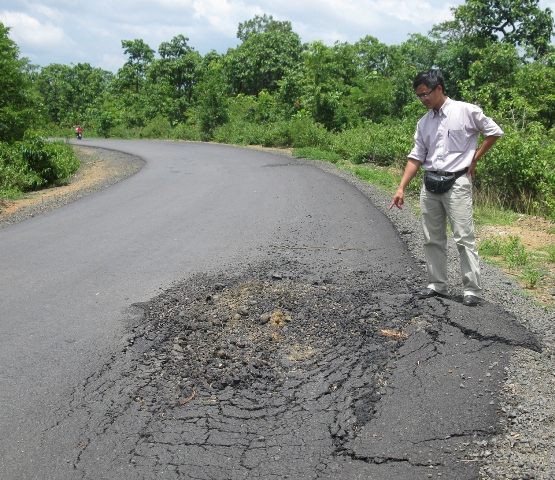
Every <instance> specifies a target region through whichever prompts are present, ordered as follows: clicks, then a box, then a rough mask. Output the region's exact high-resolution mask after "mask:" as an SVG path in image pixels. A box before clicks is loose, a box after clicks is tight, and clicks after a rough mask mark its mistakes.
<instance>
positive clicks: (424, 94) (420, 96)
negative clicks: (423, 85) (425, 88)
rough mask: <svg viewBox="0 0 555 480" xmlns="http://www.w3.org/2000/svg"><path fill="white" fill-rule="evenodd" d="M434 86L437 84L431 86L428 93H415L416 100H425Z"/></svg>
mask: <svg viewBox="0 0 555 480" xmlns="http://www.w3.org/2000/svg"><path fill="white" fill-rule="evenodd" d="M436 88H437V85H436V86H435V87H434V88H432V89H431V90H430V91H429V92H428V93H421V94H420V95H418V94H417V95H416V98H418V100H426V99H427V98H428V97H429V96H430V95H431V94H432V92H433V91H434V90H435V89H436Z"/></svg>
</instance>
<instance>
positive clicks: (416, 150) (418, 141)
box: [407, 122, 428, 163]
mask: <svg viewBox="0 0 555 480" xmlns="http://www.w3.org/2000/svg"><path fill="white" fill-rule="evenodd" d="M427 155H428V149H427V148H426V145H425V144H424V140H423V139H422V131H421V122H418V125H417V126H416V133H415V134H414V147H412V150H411V151H410V153H409V154H408V157H407V158H413V159H414V160H418V161H419V162H420V163H424V162H425V161H426V157H427Z"/></svg>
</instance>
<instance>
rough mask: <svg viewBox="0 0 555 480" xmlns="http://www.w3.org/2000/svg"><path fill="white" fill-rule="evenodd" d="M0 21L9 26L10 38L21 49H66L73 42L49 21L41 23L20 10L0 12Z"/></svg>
mask: <svg viewBox="0 0 555 480" xmlns="http://www.w3.org/2000/svg"><path fill="white" fill-rule="evenodd" d="M0 21H2V23H3V24H4V25H5V26H7V27H11V30H10V38H11V39H12V40H13V41H14V42H15V43H17V44H18V46H19V47H20V49H21V50H26V49H32V50H39V51H48V50H52V49H56V48H59V49H63V50H66V49H67V48H68V46H70V45H73V44H74V43H75V42H73V40H71V39H70V38H69V37H68V36H67V35H66V34H65V33H64V31H63V30H62V29H61V28H59V27H56V26H54V25H52V24H50V23H41V22H40V21H39V20H37V19H36V18H34V17H31V16H30V15H27V14H25V13H21V12H6V11H4V12H0Z"/></svg>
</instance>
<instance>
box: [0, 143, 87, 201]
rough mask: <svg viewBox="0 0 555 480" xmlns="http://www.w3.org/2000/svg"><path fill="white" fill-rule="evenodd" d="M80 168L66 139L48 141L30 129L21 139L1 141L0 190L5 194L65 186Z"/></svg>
mask: <svg viewBox="0 0 555 480" xmlns="http://www.w3.org/2000/svg"><path fill="white" fill-rule="evenodd" d="M78 168H79V159H78V158H77V156H76V155H75V152H74V151H73V149H72V147H71V146H70V145H69V144H67V143H66V142H63V141H55V142H47V141H46V140H45V139H44V138H43V137H41V136H39V135H37V134H35V133H29V132H28V133H26V134H25V136H24V139H23V141H21V142H15V143H14V144H12V145H8V144H6V143H0V192H1V194H2V195H3V196H7V195H14V194H17V193H18V192H19V193H21V192H25V191H30V190H34V189H37V188H43V187H46V186H55V185H62V184H64V183H66V182H67V181H68V180H69V178H70V177H71V176H72V175H73V174H74V173H75V172H76V171H77V169H78Z"/></svg>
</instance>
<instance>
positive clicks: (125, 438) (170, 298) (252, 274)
mask: <svg viewBox="0 0 555 480" xmlns="http://www.w3.org/2000/svg"><path fill="white" fill-rule="evenodd" d="M296 268H297V267H292V266H291V264H289V265H288V271H294V272H296V273H294V274H288V273H283V274H280V273H276V272H279V271H280V270H279V268H276V266H275V265H265V266H262V267H256V268H254V267H253V268H249V269H248V271H246V272H244V273H243V274H241V275H237V276H231V275H229V276H226V275H216V276H212V277H211V276H207V275H198V276H196V277H194V278H191V279H189V280H188V281H187V282H185V283H182V284H177V285H174V286H173V287H172V288H170V289H168V290H167V291H165V292H164V293H162V294H161V295H159V296H158V297H156V298H155V299H153V300H152V301H150V302H148V303H144V304H140V305H137V306H135V307H136V309H137V308H138V309H139V310H140V311H141V314H140V315H138V317H136V318H135V320H134V325H135V326H134V327H133V328H132V333H131V335H130V336H129V337H128V345H127V346H126V347H125V351H124V355H123V356H122V358H121V359H116V360H115V362H114V363H113V364H112V365H111V366H110V369H109V371H107V372H103V373H102V374H99V375H98V376H97V377H96V378H92V379H90V381H89V383H88V385H87V386H86V387H85V390H86V391H88V392H89V393H88V394H86V397H88V396H90V395H93V396H94V397H95V401H98V400H99V396H98V394H99V392H102V402H101V403H106V404H109V412H108V413H109V417H110V422H109V424H108V425H107V422H106V421H105V417H106V415H105V414H102V413H101V412H97V413H95V415H97V418H98V419H99V420H98V424H99V425H101V427H102V428H101V431H97V432H96V433H93V431H94V430H95V427H93V426H91V425H92V424H95V421H94V419H92V420H91V421H90V423H91V425H89V427H88V431H87V435H88V436H89V437H90V440H89V442H88V443H87V447H86V448H84V449H83V450H82V452H81V453H80V457H79V460H78V461H77V462H76V468H79V467H78V466H77V465H78V464H80V465H81V466H83V465H86V464H87V463H88V461H92V460H93V458H92V457H91V458H88V456H89V455H91V454H93V453H92V452H94V451H98V449H102V450H106V451H112V449H113V451H114V452H116V451H117V452H123V451H125V452H127V453H126V454H125V455H124V456H125V458H126V461H125V463H127V464H129V462H130V461H132V464H139V463H140V464H142V465H145V464H151V465H156V464H157V462H159V460H158V459H160V458H161V457H164V458H171V459H172V460H171V465H172V466H171V468H172V469H174V470H175V475H177V476H179V475H182V474H183V471H184V470H183V469H187V472H188V473H187V474H188V475H191V476H192V477H194V475H193V474H192V473H191V472H194V471H195V470H194V469H195V468H200V469H201V470H202V472H203V474H202V475H204V476H200V477H199V478H231V477H227V476H226V475H227V473H226V472H227V469H228V468H229V466H230V465H232V466H233V469H234V472H236V473H237V472H243V473H244V474H245V475H247V474H248V472H251V473H252V472H254V471H256V472H257V475H262V476H264V475H268V476H267V478H270V477H271V476H276V475H277V476H279V475H280V472H281V473H283V474H284V475H285V474H287V475H293V477H294V476H295V475H306V474H307V473H308V472H312V473H311V474H314V472H317V471H318V470H319V469H323V468H325V464H326V462H327V461H330V460H331V459H332V458H333V457H334V456H335V455H337V454H340V453H341V452H342V451H343V444H344V442H346V441H348V440H349V439H351V438H353V437H354V436H355V435H356V431H357V429H358V428H359V426H361V425H364V424H366V423H367V422H368V421H369V420H370V419H371V418H372V417H373V415H374V414H375V405H376V402H378V401H379V400H380V398H381V396H382V394H384V393H385V389H386V388H387V369H386V364H387V362H388V361H389V360H390V359H391V358H392V356H394V355H395V352H396V350H397V349H398V347H399V346H400V343H401V342H403V341H404V336H405V335H404V333H403V331H404V329H405V327H406V325H407V324H408V323H410V322H411V321H412V320H413V319H414V317H416V316H417V315H418V313H419V307H418V305H417V304H416V303H415V302H414V301H413V297H412V295H411V294H410V293H409V288H410V286H408V285H406V284H403V285H402V286H399V285H398V284H396V285H394V284H393V283H392V284H389V283H388V281H387V280H386V281H383V280H380V279H379V278H378V277H374V276H373V275H372V272H370V271H366V272H353V273H351V274H348V275H346V276H344V277H341V278H339V279H337V278H325V279H317V280H314V278H315V277H314V275H313V274H312V273H311V272H308V271H306V270H302V268H301V267H299V268H301V271H299V270H296ZM404 289H406V291H405V290H404ZM400 290H401V291H400ZM84 403H87V400H85V402H84ZM131 430H132V431H133V432H140V435H138V434H137V433H135V434H130V431H131ZM124 432H127V433H124ZM112 442H113V447H112V446H111V443H112ZM99 445H102V446H99ZM93 447H94V448H93ZM199 449H200V450H199ZM209 452H210V458H211V460H207V459H205V460H202V455H208V453H209ZM121 455H123V454H121V453H118V454H115V453H114V459H113V460H114V461H115V460H116V459H117V458H120V456H121ZM199 455H200V456H199ZM214 456H215V457H214ZM213 458H218V459H219V460H217V461H216V460H213ZM130 459H132V460H130ZM285 459H286V463H284V460H285ZM120 460H121V458H120ZM166 467H167V465H166ZM191 469H192V470H191ZM207 472H208V473H207ZM284 472H285V473H284ZM105 473H106V474H109V472H108V471H106V472H105ZM237 475H238V477H241V474H239V473H237ZM247 476H248V475H247ZM293 477H291V478H293ZM194 478H196V477H194ZM280 478H285V477H283V476H282V477H280Z"/></svg>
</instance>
